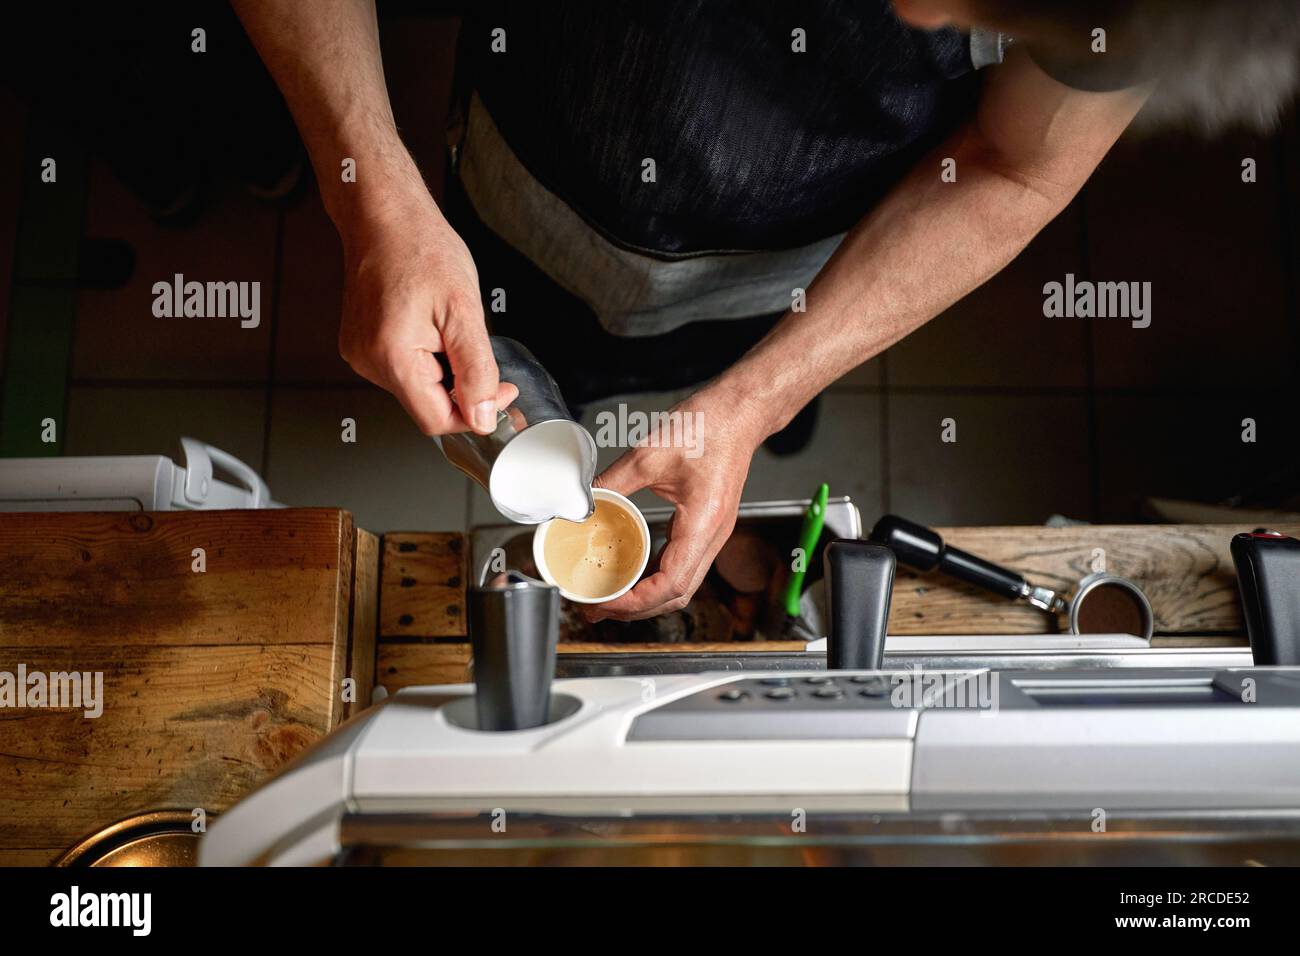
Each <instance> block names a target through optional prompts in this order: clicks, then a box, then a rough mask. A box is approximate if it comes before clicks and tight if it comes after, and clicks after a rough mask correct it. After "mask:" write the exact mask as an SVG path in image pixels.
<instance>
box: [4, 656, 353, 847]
mask: <svg viewBox="0 0 1300 956" xmlns="http://www.w3.org/2000/svg"><path fill="white" fill-rule="evenodd" d="M331 655H332V651H331V649H330V648H329V647H328V646H327V645H325V644H311V645H286V644H274V645H267V646H263V647H249V646H243V645H214V646H210V647H196V646H187V647H153V648H150V647H141V646H138V645H135V646H127V647H123V648H107V647H102V646H100V647H86V648H50V649H46V650H45V651H43V652H42V653H41V655H40V658H39V661H37V662H35V663H30V664H29V665H28V666H29V668H35V667H36V666H38V665H39V667H40V669H42V670H44V671H47V672H52V671H58V670H69V671H71V670H77V671H83V672H92V673H93V672H101V673H102V674H103V675H104V677H103V681H104V683H103V697H104V700H103V713H102V715H101V716H99V717H97V718H91V719H87V718H86V717H85V716H84V713H83V712H82V711H72V710H53V709H37V708H27V709H21V710H19V709H3V710H0V847H9V846H48V845H54V846H64V847H66V846H68V845H70V844H71V843H72V842H73V841H74V840H76V839H78V838H80V837H82V836H84V835H85V834H87V833H89V832H92V831H94V830H96V829H98V828H99V827H102V826H105V825H107V824H108V823H111V822H113V821H114V820H117V819H120V818H122V817H125V816H128V815H130V814H132V813H135V812H139V811H143V810H149V809H160V808H169V807H175V808H181V809H193V808H195V807H203V808H204V809H206V810H208V811H210V812H219V811H220V810H222V809H224V808H225V807H227V806H229V805H230V803H232V802H233V801H234V800H236V799H238V798H239V797H241V796H242V795H243V794H245V793H247V792H248V791H249V790H250V789H252V787H253V786H255V785H256V784H258V783H260V782H261V781H262V780H263V779H265V778H266V776H267V775H268V774H270V773H271V772H272V771H274V770H276V769H278V768H279V767H281V766H283V765H284V763H286V762H287V761H289V760H291V759H292V758H293V757H295V756H297V755H298V754H299V753H301V752H302V750H303V749H304V748H305V747H306V746H308V745H309V744H311V743H312V742H314V741H315V740H317V739H319V738H320V737H321V736H322V734H323V733H324V732H325V730H326V729H327V722H328V718H329V710H330V707H331V701H332V700H333V699H335V697H336V695H335V694H333V693H332V687H331V686H330V682H329V674H330V659H331Z"/></svg>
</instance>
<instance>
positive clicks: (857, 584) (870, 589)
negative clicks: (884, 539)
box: [822, 539, 895, 671]
mask: <svg viewBox="0 0 1300 956" xmlns="http://www.w3.org/2000/svg"><path fill="white" fill-rule="evenodd" d="M822 564H823V566H824V569H825V573H826V617H827V619H828V621H829V624H830V626H829V628H828V634H827V636H826V666H827V667H828V668H829V669H830V670H838V671H843V670H851V671H878V670H880V669H881V667H882V665H883V664H884V661H885V630H886V628H887V627H888V625H889V599H890V596H891V590H892V588H893V585H894V564H895V558H894V552H892V551H890V550H889V549H888V548H884V547H881V546H880V545H878V544H871V543H869V542H867V541H855V540H847V539H839V540H835V541H832V542H831V543H830V544H828V545H826V550H825V551H823V552H822Z"/></svg>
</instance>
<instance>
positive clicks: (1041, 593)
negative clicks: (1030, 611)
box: [1021, 581, 1067, 614]
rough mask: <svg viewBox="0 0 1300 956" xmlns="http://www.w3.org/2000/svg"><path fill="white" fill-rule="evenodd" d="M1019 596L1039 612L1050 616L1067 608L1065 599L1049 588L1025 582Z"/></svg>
mask: <svg viewBox="0 0 1300 956" xmlns="http://www.w3.org/2000/svg"><path fill="white" fill-rule="evenodd" d="M1021 596H1022V597H1023V598H1024V599H1025V600H1026V601H1028V602H1029V603H1030V604H1032V605H1033V606H1034V607H1036V608H1038V609H1039V610H1042V611H1048V612H1049V613H1052V614H1057V613H1060V612H1061V611H1064V610H1065V609H1066V606H1067V605H1066V602H1065V599H1064V598H1063V597H1061V596H1060V595H1059V594H1057V593H1056V592H1055V591H1053V590H1051V589H1050V588H1045V587H1041V586H1036V585H1032V584H1030V583H1029V582H1027V581H1026V582H1025V587H1024V590H1023V591H1021Z"/></svg>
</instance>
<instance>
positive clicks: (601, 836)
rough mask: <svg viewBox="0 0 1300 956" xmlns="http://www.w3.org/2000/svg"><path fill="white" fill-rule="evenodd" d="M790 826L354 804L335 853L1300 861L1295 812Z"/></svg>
mask: <svg viewBox="0 0 1300 956" xmlns="http://www.w3.org/2000/svg"><path fill="white" fill-rule="evenodd" d="M808 803H809V801H806V800H805V801H801V802H800V803H799V804H798V805H799V806H800V808H801V809H803V810H805V811H806V814H807V819H808V824H809V825H808V826H807V828H806V832H793V830H792V827H791V811H790V807H791V806H794V804H790V803H789V801H787V802H786V804H785V805H773V806H771V807H769V808H768V809H767V810H766V811H765V812H764V811H756V810H752V809H751V810H746V809H745V808H744V807H743V806H741V805H738V804H737V802H736V801H735V800H731V801H729V804H728V805H720V806H718V807H717V809H716V810H715V811H713V812H709V811H707V810H701V811H700V812H696V813H693V814H673V813H672V812H671V811H670V810H664V809H661V810H659V811H657V812H656V811H655V810H654V809H652V808H642V809H635V810H634V809H632V808H625V809H621V810H620V809H619V808H614V807H605V808H594V807H593V808H584V807H578V806H573V807H572V808H571V809H569V810H568V811H567V812H565V811H563V810H560V809H558V808H557V809H556V810H553V811H550V812H529V809H528V808H524V807H521V808H519V809H515V808H512V807H506V808H505V809H506V810H507V811H508V812H509V814H510V829H509V832H508V833H506V834H500V833H496V832H494V831H493V829H492V826H491V823H492V818H491V817H490V816H487V815H484V814H483V811H482V809H481V808H477V807H474V808H470V807H466V808H463V809H462V810H461V812H460V813H456V812H455V811H452V810H450V809H449V810H448V812H446V813H430V814H419V815H415V814H407V815H402V814H382V815H353V816H349V817H347V818H345V819H344V821H343V826H342V837H343V839H342V846H343V849H342V852H341V853H340V854H339V857H338V862H340V863H343V864H353V865H378V864H383V865H389V866H400V865H426V866H428V865H435V866H436V865H479V866H482V865H488V866H501V865H510V864H523V863H527V864H529V865H534V866H545V865H621V866H626V865H651V866H655V865H665V866H683V865H710V864H713V865H733V866H736V865H742V866H743V865H749V866H753V865H792V866H842V865H887V866H900V865H902V866H914V865H956V866H989V865H994V866H997V865H1012V866H1067V865H1120V866H1124V865H1136V866H1150V865H1172V866H1261V865H1266V866H1278V865H1291V866H1294V865H1296V864H1297V863H1300V813H1298V812H1297V811H1295V810H1291V809H1280V810H1264V811H1233V810H1228V811H1222V812H1217V813H1206V812H1201V811H1196V812H1184V811H1166V812H1161V811H1133V812H1126V811H1125V810H1124V809H1123V808H1120V807H1108V808H1107V815H1106V828H1105V831H1104V832H1102V833H1098V832H1095V830H1094V822H1095V815H1094V812H1093V811H1092V809H1091V808H1080V809H1079V810H1077V811H1072V812H1060V811H1051V812H1035V811H1034V810H1032V809H1024V810H1017V811H1015V812H1014V813H1008V812H1000V811H989V812H980V811H973V812H972V811H967V812H960V813H959V812H948V811H942V812H941V811H928V812H927V811H913V812H910V813H908V812H900V811H898V810H891V809H882V808H876V809H853V808H850V807H847V806H840V807H836V806H834V805H830V806H827V807H824V808H818V807H816V806H812V805H806V804H808Z"/></svg>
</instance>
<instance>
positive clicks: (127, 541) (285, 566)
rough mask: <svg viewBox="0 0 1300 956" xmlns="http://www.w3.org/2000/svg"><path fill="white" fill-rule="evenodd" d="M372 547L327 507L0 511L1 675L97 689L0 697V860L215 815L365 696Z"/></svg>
mask: <svg viewBox="0 0 1300 956" xmlns="http://www.w3.org/2000/svg"><path fill="white" fill-rule="evenodd" d="M378 546H379V542H378V540H377V538H376V537H375V536H374V535H371V534H369V533H368V532H365V531H361V530H358V529H355V528H354V527H353V523H352V518H351V515H349V514H348V513H347V512H344V511H339V510H337V509H326V508H311V509H287V510H269V511H223V512H217V511H198V512H154V513H140V512H134V513H93V514H92V513H66V514H0V581H2V582H3V585H2V588H3V589H2V590H0V671H7V672H9V673H15V674H16V673H17V669H18V666H19V665H20V664H23V665H25V666H26V668H27V670H28V671H29V672H33V671H40V672H44V673H51V672H57V671H65V672H66V671H79V672H92V673H93V672H101V673H102V674H103V687H104V691H103V696H104V704H103V713H102V716H100V717H98V718H95V719H88V718H86V717H85V716H84V714H83V713H82V712H81V711H73V710H66V709H61V710H54V709H43V708H34V707H32V708H26V709H11V708H0V863H6V862H8V863H28V864H30V863H36V862H47V861H49V860H50V859H53V858H54V857H56V856H57V855H58V854H59V853H60V852H62V851H63V850H64V849H66V848H67V847H68V846H69V845H71V844H72V843H73V842H74V841H75V840H77V839H78V838H80V837H82V836H84V835H86V834H87V833H90V832H93V831H95V830H97V829H98V828H100V827H102V826H104V825H106V824H108V823H111V822H112V821H114V820H117V819H120V818H122V817H125V816H128V815H130V814H133V813H137V812H140V811H144V810H149V809H159V808H182V809H193V808H198V807H202V808H203V809H205V810H206V811H207V812H209V813H218V812H220V811H221V810H222V809H224V808H225V807H226V806H228V805H229V804H230V803H232V802H233V801H235V800H236V799H238V798H239V797H241V796H242V795H243V794H244V793H246V792H247V791H248V790H249V789H251V788H252V787H253V786H254V785H256V784H257V783H259V782H260V781H262V780H263V779H265V778H266V777H267V776H268V775H269V774H270V773H271V772H272V771H274V770H276V769H277V768H279V767H280V766H282V765H283V764H284V763H285V762H286V761H288V760H289V759H291V758H293V757H294V756H296V755H297V754H298V753H300V752H301V751H302V750H303V748H305V747H306V746H308V745H309V744H311V743H312V742H314V741H316V740H317V739H319V738H320V737H321V736H323V735H324V734H326V733H328V732H329V731H330V730H332V729H333V728H334V727H335V726H337V725H338V724H339V722H340V721H342V720H343V719H344V718H345V717H346V716H348V715H349V714H350V713H351V712H352V711H354V710H356V709H359V708H360V707H363V706H365V705H366V704H367V703H368V702H369V696H370V690H371V688H372V687H373V682H374V635H375V631H376V615H377V609H378V608H377V605H378V601H377V591H378V588H377V581H378V572H379V550H378ZM195 549H202V550H203V555H204V561H205V563H206V567H205V569H204V570H202V571H201V572H200V571H196V570H195V561H196V555H195ZM349 678H350V679H352V680H353V681H355V687H356V695H355V699H354V700H352V701H347V700H345V699H344V697H345V694H344V693H343V688H344V686H345V685H344V682H345V680H347V679H349Z"/></svg>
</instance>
